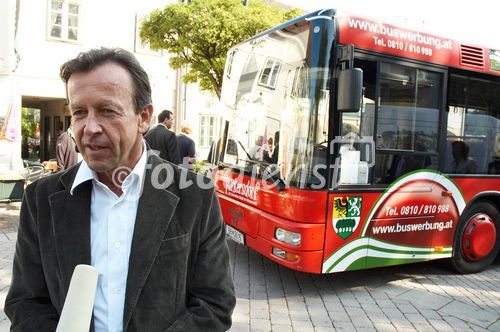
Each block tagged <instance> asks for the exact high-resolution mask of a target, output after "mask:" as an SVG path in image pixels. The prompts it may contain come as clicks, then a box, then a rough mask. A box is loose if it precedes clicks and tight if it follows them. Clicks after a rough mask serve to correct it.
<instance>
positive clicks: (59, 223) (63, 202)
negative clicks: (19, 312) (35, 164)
mask: <svg viewBox="0 0 500 332" xmlns="http://www.w3.org/2000/svg"><path fill="white" fill-rule="evenodd" d="M77 170H78V167H74V168H73V171H70V172H67V173H65V174H63V175H62V176H61V182H62V184H63V186H64V189H63V190H62V191H59V192H56V193H54V194H52V195H51V196H50V197H49V202H50V209H51V215H52V225H53V232H54V239H55V247H56V252H57V259H58V262H59V266H60V268H61V271H60V273H61V276H62V278H63V280H64V285H65V286H66V289H67V288H68V287H69V282H70V280H71V276H72V274H73V270H74V268H75V266H76V265H78V264H90V195H91V191H92V182H91V181H88V182H85V183H82V184H81V185H80V186H79V187H78V188H77V189H75V191H74V192H73V195H71V194H70V193H69V190H70V188H71V184H72V183H73V180H74V177H75V174H76V171H77Z"/></svg>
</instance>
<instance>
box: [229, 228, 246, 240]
mask: <svg viewBox="0 0 500 332" xmlns="http://www.w3.org/2000/svg"><path fill="white" fill-rule="evenodd" d="M226 236H227V237H228V238H230V239H231V240H233V241H234V242H236V243H239V244H245V235H244V234H243V233H242V232H240V231H239V230H237V229H236V228H234V227H232V226H229V225H226Z"/></svg>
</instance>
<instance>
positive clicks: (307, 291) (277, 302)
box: [0, 203, 500, 332]
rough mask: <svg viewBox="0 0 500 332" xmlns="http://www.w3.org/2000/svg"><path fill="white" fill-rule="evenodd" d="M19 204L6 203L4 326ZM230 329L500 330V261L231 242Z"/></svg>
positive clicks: (0, 272) (1, 330)
mask: <svg viewBox="0 0 500 332" xmlns="http://www.w3.org/2000/svg"><path fill="white" fill-rule="evenodd" d="M18 209H19V204H18V203H16V204H10V205H5V204H0V332H7V331H8V329H9V326H10V324H9V321H8V319H7V318H6V317H5V314H4V313H3V304H4V301H5V296H6V294H7V291H8V287H9V283H10V278H11V268H12V257H13V255H14V246H15V240H16V228H17V223H18V215H19V210H18ZM228 244H229V248H230V253H231V265H232V268H233V274H234V280H235V287H236V295H237V298H238V299H237V305H236V309H235V311H234V314H233V322H234V323H233V327H232V328H231V331H233V332H239V331H273V332H274V331H276V332H278V331H297V332H299V331H300V332H308V331H342V330H345V331H404V332H406V331H425V332H427V331H440V332H441V331H464V332H465V331H500V286H499V285H500V263H499V262H497V263H496V264H495V265H493V266H492V267H491V268H489V269H488V270H487V271H484V272H482V273H478V274H473V275H456V274H454V273H452V272H450V271H449V270H447V269H445V268H443V267H442V266H441V263H440V262H431V263H422V264H413V265H405V266H397V267H390V268H381V269H372V270H365V271H354V272H346V273H338V274H331V275H312V274H305V273H300V272H294V271H291V270H288V269H286V268H283V267H281V266H279V265H277V264H276V263H274V262H272V261H269V260H268V259H265V258H263V257H262V256H261V255H259V254H257V253H256V252H254V251H253V250H251V249H248V248H247V247H244V246H240V245H237V244H235V243H234V242H232V241H228Z"/></svg>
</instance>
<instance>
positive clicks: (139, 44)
mask: <svg viewBox="0 0 500 332" xmlns="http://www.w3.org/2000/svg"><path fill="white" fill-rule="evenodd" d="M145 18H146V15H141V14H135V43H134V51H135V52H136V53H143V54H153V55H162V51H161V50H158V51H156V50H153V49H151V46H150V45H149V43H147V42H143V41H142V40H141V36H140V34H141V25H142V22H143V21H144V19H145Z"/></svg>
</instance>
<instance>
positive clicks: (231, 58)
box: [226, 50, 236, 78]
mask: <svg viewBox="0 0 500 332" xmlns="http://www.w3.org/2000/svg"><path fill="white" fill-rule="evenodd" d="M235 53H236V50H231V51H230V52H229V54H228V55H227V61H226V76H227V77H228V78H231V70H232V69H233V61H234V54H235Z"/></svg>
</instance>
